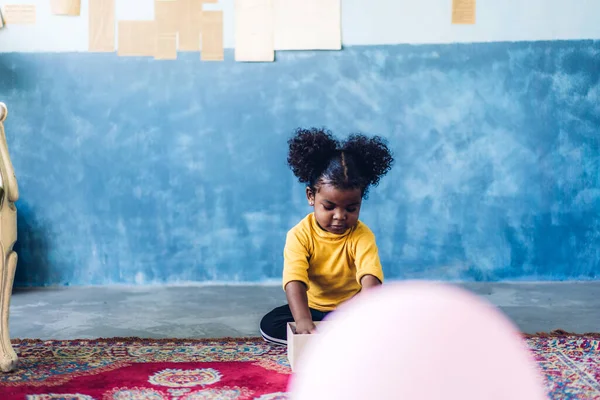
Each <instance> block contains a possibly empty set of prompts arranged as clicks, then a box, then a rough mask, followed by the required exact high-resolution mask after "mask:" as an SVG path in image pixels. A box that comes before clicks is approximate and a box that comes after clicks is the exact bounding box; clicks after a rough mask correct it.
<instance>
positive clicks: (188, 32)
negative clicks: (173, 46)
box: [178, 0, 202, 51]
mask: <svg viewBox="0 0 600 400" xmlns="http://www.w3.org/2000/svg"><path fill="white" fill-rule="evenodd" d="M178 1H179V2H180V3H181V5H180V8H179V12H180V19H179V50H180V51H199V50H200V29H201V27H202V0H178Z"/></svg>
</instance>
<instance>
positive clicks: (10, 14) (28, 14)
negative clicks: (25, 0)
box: [2, 4, 35, 25]
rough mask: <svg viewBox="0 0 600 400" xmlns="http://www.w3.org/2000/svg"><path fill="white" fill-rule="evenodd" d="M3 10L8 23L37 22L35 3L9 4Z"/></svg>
mask: <svg viewBox="0 0 600 400" xmlns="http://www.w3.org/2000/svg"><path fill="white" fill-rule="evenodd" d="M2 12H3V15H4V23H5V24H6V25H11V24H15V25H16V24H35V4H7V5H5V6H4V7H3V9H2Z"/></svg>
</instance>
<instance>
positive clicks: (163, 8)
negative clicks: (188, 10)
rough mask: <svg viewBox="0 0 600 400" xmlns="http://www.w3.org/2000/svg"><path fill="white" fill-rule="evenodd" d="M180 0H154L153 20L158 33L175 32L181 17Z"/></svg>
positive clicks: (177, 30)
mask: <svg viewBox="0 0 600 400" xmlns="http://www.w3.org/2000/svg"><path fill="white" fill-rule="evenodd" d="M181 4H182V2H181V1H180V0H155V1H154V20H155V21H156V31H157V32H158V34H159V35H160V34H163V33H165V34H166V33H170V34H173V33H174V34H177V32H179V25H180V20H181V19H182V18H181V10H180V9H181Z"/></svg>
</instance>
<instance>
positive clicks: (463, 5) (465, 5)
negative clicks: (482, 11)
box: [452, 0, 476, 25]
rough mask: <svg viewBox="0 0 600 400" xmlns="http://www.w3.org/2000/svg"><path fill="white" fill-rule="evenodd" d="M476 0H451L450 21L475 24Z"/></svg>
mask: <svg viewBox="0 0 600 400" xmlns="http://www.w3.org/2000/svg"><path fill="white" fill-rule="evenodd" d="M475 16H476V0H452V23H453V24H467V25H472V24H475Z"/></svg>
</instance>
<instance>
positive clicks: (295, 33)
mask: <svg viewBox="0 0 600 400" xmlns="http://www.w3.org/2000/svg"><path fill="white" fill-rule="evenodd" d="M341 8H342V6H341V0H274V23H275V50H341V48H342V16H341V13H342V10H341Z"/></svg>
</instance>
